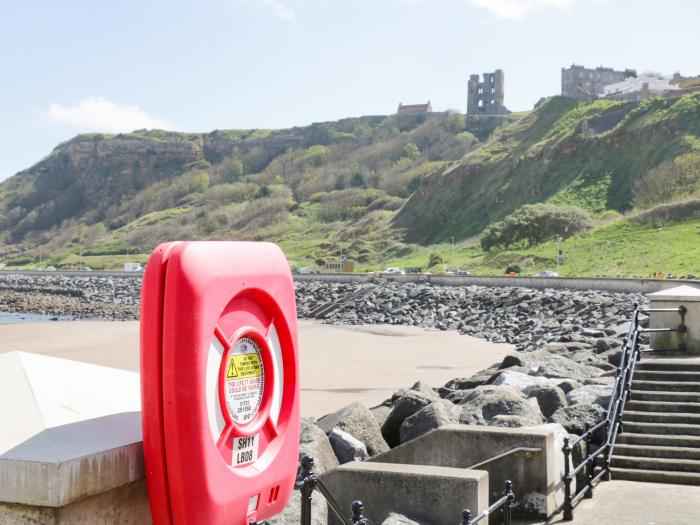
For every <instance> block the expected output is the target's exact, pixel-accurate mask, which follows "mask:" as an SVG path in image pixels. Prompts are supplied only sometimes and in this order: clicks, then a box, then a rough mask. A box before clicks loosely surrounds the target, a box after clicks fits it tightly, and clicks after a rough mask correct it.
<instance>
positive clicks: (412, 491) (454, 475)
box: [321, 462, 489, 525]
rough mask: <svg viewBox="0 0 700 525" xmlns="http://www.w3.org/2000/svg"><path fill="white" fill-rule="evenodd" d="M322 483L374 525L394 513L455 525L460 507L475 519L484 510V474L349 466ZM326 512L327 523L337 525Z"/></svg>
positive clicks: (394, 466) (364, 464)
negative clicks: (355, 503)
mask: <svg viewBox="0 0 700 525" xmlns="http://www.w3.org/2000/svg"><path fill="white" fill-rule="evenodd" d="M321 479H322V480H323V482H324V483H325V484H326V485H327V486H328V488H329V489H330V490H331V492H332V493H333V494H334V495H335V497H336V498H337V499H338V502H339V503H340V505H341V506H342V508H343V509H348V512H349V509H350V506H351V504H352V502H353V500H360V501H362V502H363V503H364V505H365V512H364V516H365V517H366V518H368V519H369V521H370V523H375V524H378V523H381V522H382V518H383V515H384V513H386V512H389V511H393V512H398V513H400V514H404V515H405V516H407V517H409V518H411V519H414V520H418V521H423V522H427V523H430V524H431V525H454V524H455V523H459V521H460V519H461V512H462V509H465V508H468V509H470V510H471V511H472V516H476V515H477V514H478V513H480V512H481V511H482V510H484V509H486V507H488V499H489V493H488V487H489V478H488V474H487V473H486V472H484V471H483V470H466V469H461V468H448V467H436V466H423V465H417V464H416V465H397V464H386V463H377V462H374V463H367V462H362V463H354V462H351V463H346V464H344V465H342V466H340V467H339V468H337V469H334V470H331V471H330V472H327V473H326V474H324V475H323V476H322V477H321ZM328 514H329V516H328V518H329V519H328V523H329V524H330V525H337V524H339V523H340V520H338V519H337V518H336V517H335V516H334V515H333V513H332V512H331V511H330V510H329V512H328Z"/></svg>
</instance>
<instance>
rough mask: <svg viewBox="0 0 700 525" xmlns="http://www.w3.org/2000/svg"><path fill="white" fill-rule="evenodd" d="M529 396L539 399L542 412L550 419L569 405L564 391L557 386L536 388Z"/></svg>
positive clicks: (538, 402)
mask: <svg viewBox="0 0 700 525" xmlns="http://www.w3.org/2000/svg"><path fill="white" fill-rule="evenodd" d="M529 395H530V396H531V397H534V398H535V399H537V404H538V405H539V407H540V412H542V415H543V416H544V417H546V418H549V417H550V416H551V415H552V414H554V412H556V411H557V410H559V409H560V408H563V407H565V406H567V404H568V402H567V400H566V394H565V393H564V391H563V390H562V389H561V388H559V387H558V386H555V385H540V386H536V387H534V388H533V389H532V390H531V391H530V393H529Z"/></svg>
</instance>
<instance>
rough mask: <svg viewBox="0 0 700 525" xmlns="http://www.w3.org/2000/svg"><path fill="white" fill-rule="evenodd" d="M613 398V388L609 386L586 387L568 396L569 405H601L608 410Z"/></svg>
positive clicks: (573, 391)
mask: <svg viewBox="0 0 700 525" xmlns="http://www.w3.org/2000/svg"><path fill="white" fill-rule="evenodd" d="M611 397H612V387H611V386H609V385H586V386H582V387H581V388H577V389H575V390H572V391H571V392H569V393H568V394H566V400H567V402H568V403H569V405H593V404H596V405H600V406H601V407H603V408H607V407H608V404H609V403H610V398H611Z"/></svg>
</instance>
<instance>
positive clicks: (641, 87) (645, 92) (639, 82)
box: [604, 76, 681, 102]
mask: <svg viewBox="0 0 700 525" xmlns="http://www.w3.org/2000/svg"><path fill="white" fill-rule="evenodd" d="M680 89H681V88H680V87H679V86H677V85H674V84H673V83H672V81H671V80H668V79H665V78H659V77H652V76H641V77H636V78H634V77H632V78H627V79H625V80H623V81H622V82H616V83H614V84H608V85H606V86H605V88H604V96H605V98H613V99H616V100H626V101H628V102H639V101H640V100H643V99H645V98H648V97H656V96H663V95H665V96H673V93H672V92H673V91H679V90H680Z"/></svg>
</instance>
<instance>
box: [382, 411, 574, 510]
mask: <svg viewBox="0 0 700 525" xmlns="http://www.w3.org/2000/svg"><path fill="white" fill-rule="evenodd" d="M566 435H567V434H566V431H565V430H564V429H563V427H562V426H561V425H558V424H547V425H540V426H536V427H521V428H503V427H487V426H477V425H445V426H443V427H440V428H438V429H435V430H433V431H432V432H429V433H427V434H424V435H423V436H421V437H419V438H417V439H414V440H413V441H409V442H407V443H404V444H402V445H399V446H398V447H396V448H394V449H392V450H390V451H389V452H386V453H384V454H380V455H378V456H375V457H374V458H372V459H370V460H369V461H370V462H379V463H394V464H412V465H434V466H441V467H453V468H470V467H472V466H474V465H476V464H478V463H480V462H483V461H485V460H488V459H490V458H493V457H495V456H497V455H499V454H501V453H504V452H508V451H510V450H512V449H514V448H518V447H527V448H537V449H540V451H539V452H518V453H515V454H511V455H508V456H505V457H503V458H502V459H499V460H496V461H493V462H491V463H488V464H486V465H483V466H479V467H476V468H478V469H480V470H486V471H487V472H488V473H489V491H490V501H491V502H492V503H493V502H494V501H495V500H496V499H498V498H499V497H500V496H501V495H502V494H503V487H504V485H505V482H506V480H510V481H512V482H513V491H514V493H515V499H516V503H517V502H518V501H520V502H522V501H524V500H527V501H530V502H532V501H540V502H541V504H540V505H539V506H537V508H531V509H530V512H531V513H533V514H536V515H538V516H543V517H550V516H552V515H554V514H555V513H556V512H557V510H558V509H559V507H560V506H561V505H562V504H563V502H564V487H563V483H562V476H563V474H564V454H563V453H562V447H563V446H564V437H566ZM529 506H530V507H532V505H529ZM521 514H522V512H521Z"/></svg>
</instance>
